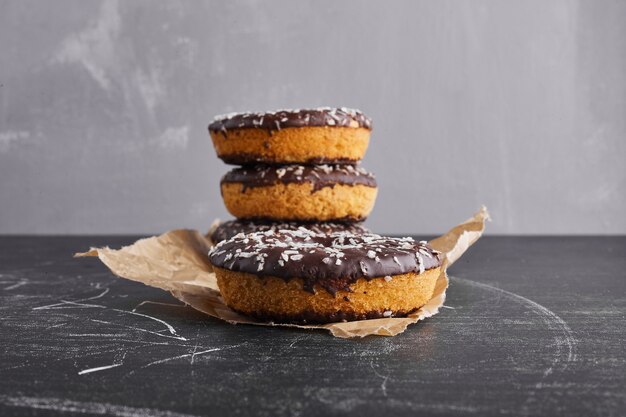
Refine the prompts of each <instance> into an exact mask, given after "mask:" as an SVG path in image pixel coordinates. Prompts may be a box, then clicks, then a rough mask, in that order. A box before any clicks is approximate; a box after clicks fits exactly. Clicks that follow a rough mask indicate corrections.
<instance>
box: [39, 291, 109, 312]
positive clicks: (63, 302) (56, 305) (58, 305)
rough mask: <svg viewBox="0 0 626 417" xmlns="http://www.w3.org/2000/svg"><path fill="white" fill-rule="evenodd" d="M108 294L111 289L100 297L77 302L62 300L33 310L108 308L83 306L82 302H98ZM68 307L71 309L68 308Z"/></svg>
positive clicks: (92, 305) (94, 305) (91, 305)
mask: <svg viewBox="0 0 626 417" xmlns="http://www.w3.org/2000/svg"><path fill="white" fill-rule="evenodd" d="M108 292H109V289H108V288H105V290H104V291H102V292H101V293H100V294H98V295H94V296H93V297H88V298H81V299H80V300H75V301H67V300H61V302H60V303H54V304H48V305H45V306H40V307H33V310H59V309H63V308H72V307H71V306H78V307H91V308H106V307H105V306H101V305H97V304H83V303H82V301H91V300H96V299H98V298H102V297H104V296H105V295H106V294H107V293H108ZM68 305H69V306H70V307H68Z"/></svg>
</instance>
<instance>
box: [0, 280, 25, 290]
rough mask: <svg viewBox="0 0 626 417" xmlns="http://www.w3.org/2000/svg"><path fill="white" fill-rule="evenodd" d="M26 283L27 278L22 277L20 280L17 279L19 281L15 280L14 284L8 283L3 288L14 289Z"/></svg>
mask: <svg viewBox="0 0 626 417" xmlns="http://www.w3.org/2000/svg"><path fill="white" fill-rule="evenodd" d="M26 284H28V281H27V280H25V279H23V280H21V281H19V282H16V283H15V284H13V285H9V286H8V287H4V290H5V291H11V290H14V289H16V288H19V287H21V286H22V285H26Z"/></svg>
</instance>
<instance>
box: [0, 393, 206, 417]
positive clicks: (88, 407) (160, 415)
mask: <svg viewBox="0 0 626 417" xmlns="http://www.w3.org/2000/svg"><path fill="white" fill-rule="evenodd" d="M0 404H3V405H6V406H9V407H21V408H30V409H34V410H50V411H55V412H57V413H72V414H92V415H93V414H96V415H107V416H113V417H140V416H152V417H194V416H193V415H192V414H183V413H177V412H174V411H166V410H158V409H154V408H137V407H127V406H124V405H117V404H111V403H97V402H82V401H71V400H66V399H63V398H51V397H27V396H19V397H11V396H8V395H0Z"/></svg>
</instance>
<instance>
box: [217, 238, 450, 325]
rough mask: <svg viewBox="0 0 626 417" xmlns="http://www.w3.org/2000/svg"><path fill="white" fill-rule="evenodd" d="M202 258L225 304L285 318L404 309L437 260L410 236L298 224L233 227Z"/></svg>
mask: <svg viewBox="0 0 626 417" xmlns="http://www.w3.org/2000/svg"><path fill="white" fill-rule="evenodd" d="M209 259H210V261H211V263H212V265H213V267H214V270H215V274H216V276H217V282H218V286H219V288H220V292H221V294H222V296H223V297H224V300H225V302H226V304H227V305H228V306H229V307H231V308H232V309H234V310H236V311H239V312H241V313H243V314H247V315H250V316H253V317H257V318H260V319H263V320H273V321H277V322H293V323H329V322H334V321H341V320H361V319H369V318H379V317H402V316H405V315H407V314H409V313H411V312H413V311H415V310H416V309H418V308H419V307H421V306H423V305H424V304H426V302H428V301H429V300H430V299H431V298H432V295H433V292H434V289H435V283H436V281H437V279H438V277H439V274H440V272H441V261H442V258H441V254H440V253H439V252H437V251H435V250H434V249H432V248H431V247H430V246H428V244H427V243H426V242H424V241H421V242H415V241H414V240H413V239H412V238H389V237H382V236H379V235H376V234H353V233H348V232H336V233H331V234H323V233H315V232H313V231H311V230H308V229H305V228H300V229H298V230H279V231H277V232H275V231H272V230H268V231H266V232H255V233H250V234H247V235H245V234H243V233H241V234H238V235H236V236H234V237H233V238H231V239H229V240H225V241H222V242H220V243H219V244H217V245H216V246H214V247H213V248H212V249H211V251H210V252H209Z"/></svg>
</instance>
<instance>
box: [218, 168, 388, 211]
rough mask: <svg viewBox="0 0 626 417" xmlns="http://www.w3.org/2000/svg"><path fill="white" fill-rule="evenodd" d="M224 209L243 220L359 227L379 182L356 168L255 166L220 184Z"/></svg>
mask: <svg viewBox="0 0 626 417" xmlns="http://www.w3.org/2000/svg"><path fill="white" fill-rule="evenodd" d="M221 191H222V198H223V200H224V205H225V206H226V209H227V210H228V211H229V212H230V213H231V214H232V215H233V216H235V217H237V218H239V219H271V220H294V221H305V222H306V221H309V222H312V221H316V222H325V221H338V220H340V221H361V220H364V219H365V218H366V217H367V216H368V215H369V213H370V211H371V210H372V208H373V207H374V202H375V200H376V194H377V192H378V189H377V186H376V179H375V178H374V176H373V175H372V174H370V173H369V172H367V171H365V170H363V169H362V168H357V167H353V166H352V165H314V166H304V165H286V166H282V167H272V166H254V167H244V168H237V169H234V170H232V171H230V172H228V173H227V174H226V175H225V176H224V177H223V178H222V181H221Z"/></svg>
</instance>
